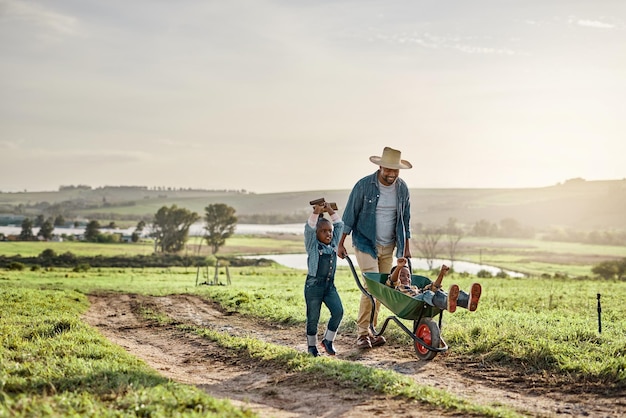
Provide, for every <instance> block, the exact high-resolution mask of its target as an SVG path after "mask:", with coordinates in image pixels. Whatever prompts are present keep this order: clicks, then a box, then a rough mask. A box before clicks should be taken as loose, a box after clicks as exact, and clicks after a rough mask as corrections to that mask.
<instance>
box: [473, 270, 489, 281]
mask: <svg viewBox="0 0 626 418" xmlns="http://www.w3.org/2000/svg"><path fill="white" fill-rule="evenodd" d="M476 277H479V278H481V279H489V278H491V277H493V274H491V272H490V271H488V270H480V271H479V272H478V273H476Z"/></svg>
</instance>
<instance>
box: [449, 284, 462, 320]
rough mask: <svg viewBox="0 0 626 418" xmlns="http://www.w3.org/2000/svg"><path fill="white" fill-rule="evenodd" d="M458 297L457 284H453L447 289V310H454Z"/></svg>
mask: <svg viewBox="0 0 626 418" xmlns="http://www.w3.org/2000/svg"><path fill="white" fill-rule="evenodd" d="M458 298H459V285H457V284H453V285H452V286H450V290H448V312H450V313H452V312H454V311H456V300H457V299H458Z"/></svg>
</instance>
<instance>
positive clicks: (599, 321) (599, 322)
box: [597, 293, 602, 333]
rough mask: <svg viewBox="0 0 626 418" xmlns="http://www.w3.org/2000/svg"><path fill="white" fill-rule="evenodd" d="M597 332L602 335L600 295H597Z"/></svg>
mask: <svg viewBox="0 0 626 418" xmlns="http://www.w3.org/2000/svg"><path fill="white" fill-rule="evenodd" d="M597 297H598V332H599V333H602V306H601V305H600V294H599V293H598V296H597Z"/></svg>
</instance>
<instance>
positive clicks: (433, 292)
mask: <svg viewBox="0 0 626 418" xmlns="http://www.w3.org/2000/svg"><path fill="white" fill-rule="evenodd" d="M387 286H391V287H393V288H395V289H397V290H399V291H400V292H402V293H405V294H407V295H409V296H411V297H413V296H417V295H423V296H422V297H423V300H424V302H426V303H428V304H429V305H431V306H434V307H436V308H439V309H442V310H444V309H445V310H447V311H448V312H454V311H456V308H457V306H459V307H461V308H465V309H467V310H469V311H471V312H473V311H475V310H476V308H478V301H479V300H480V294H481V292H482V288H481V286H480V283H473V284H472V286H471V287H470V292H469V293H466V292H464V291H463V290H460V289H459V285H457V284H453V285H451V286H450V289H449V290H448V293H446V292H444V291H443V290H440V289H431V288H430V286H431V285H428V286H426V287H424V288H421V289H420V288H419V287H417V286H413V285H411V271H410V270H409V267H408V266H407V259H406V258H398V264H397V265H395V266H394V267H393V268H392V269H391V273H390V274H389V277H388V278H387Z"/></svg>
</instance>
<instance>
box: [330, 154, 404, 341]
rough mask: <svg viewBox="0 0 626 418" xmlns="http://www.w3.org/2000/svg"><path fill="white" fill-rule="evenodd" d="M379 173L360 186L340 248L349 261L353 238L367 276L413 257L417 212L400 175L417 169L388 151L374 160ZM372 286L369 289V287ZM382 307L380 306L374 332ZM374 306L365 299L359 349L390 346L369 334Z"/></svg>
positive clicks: (350, 205) (346, 212) (349, 209)
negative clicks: (413, 219) (413, 211)
mask: <svg viewBox="0 0 626 418" xmlns="http://www.w3.org/2000/svg"><path fill="white" fill-rule="evenodd" d="M370 161H371V162H373V163H374V164H376V165H378V171H377V172H375V173H373V174H370V175H368V176H366V177H363V178H362V179H361V180H359V181H358V182H357V183H356V184H355V186H354V188H353V189H352V191H351V192H350V196H349V197H348V202H347V203H346V208H345V210H344V213H343V222H344V230H343V234H342V236H341V240H340V241H339V245H338V247H337V253H338V255H339V257H341V258H345V257H346V255H348V252H347V251H346V247H345V245H344V241H345V239H346V236H348V235H350V234H352V246H353V248H354V253H355V256H356V260H357V263H358V265H359V269H360V270H361V272H363V273H365V272H373V273H389V271H391V266H392V265H393V257H394V253H393V251H394V249H396V257H398V258H399V257H405V258H410V257H411V250H410V249H409V239H410V238H411V230H410V224H411V206H410V202H409V189H408V187H407V185H406V183H405V182H404V181H403V180H402V179H400V177H399V175H400V170H401V169H408V168H411V167H413V166H412V165H411V163H410V162H408V161H406V160H402V159H401V153H400V151H398V150H395V149H393V148H389V147H385V148H384V150H383V155H382V156H380V157H378V156H372V157H370ZM364 285H365V286H367V285H366V284H364ZM379 309H380V302H378V301H376V304H375V313H374V324H373V325H374V326H376V322H377V319H378V311H379ZM371 312H372V303H371V301H370V299H369V298H368V297H367V296H366V295H364V294H361V303H360V305H359V316H358V318H357V347H358V348H364V349H367V348H372V347H377V346H380V345H383V344H385V342H386V341H385V338H384V337H383V336H375V335H373V334H372V333H371V331H370V329H369V325H370V316H371Z"/></svg>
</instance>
